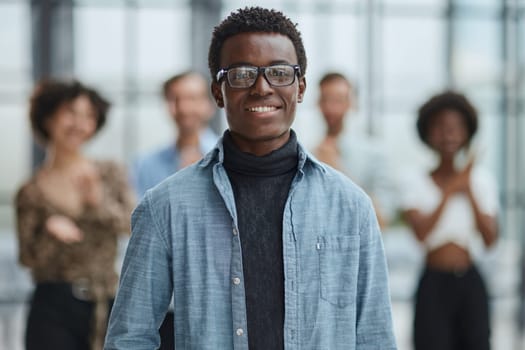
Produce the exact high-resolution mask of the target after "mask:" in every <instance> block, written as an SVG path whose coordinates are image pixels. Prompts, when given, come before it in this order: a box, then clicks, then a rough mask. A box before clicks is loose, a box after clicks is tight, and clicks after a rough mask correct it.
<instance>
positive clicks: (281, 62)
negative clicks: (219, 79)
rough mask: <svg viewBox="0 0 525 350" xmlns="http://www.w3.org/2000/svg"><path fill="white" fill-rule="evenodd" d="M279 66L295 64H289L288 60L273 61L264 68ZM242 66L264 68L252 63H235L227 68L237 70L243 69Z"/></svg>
mask: <svg viewBox="0 0 525 350" xmlns="http://www.w3.org/2000/svg"><path fill="white" fill-rule="evenodd" d="M278 64H293V63H290V62H288V61H286V60H276V61H271V62H270V64H269V65H266V66H264V67H269V66H275V65H278ZM295 64H297V63H295ZM242 66H250V67H263V66H256V65H254V64H253V63H251V62H235V63H232V64H230V65H229V66H227V68H235V67H242Z"/></svg>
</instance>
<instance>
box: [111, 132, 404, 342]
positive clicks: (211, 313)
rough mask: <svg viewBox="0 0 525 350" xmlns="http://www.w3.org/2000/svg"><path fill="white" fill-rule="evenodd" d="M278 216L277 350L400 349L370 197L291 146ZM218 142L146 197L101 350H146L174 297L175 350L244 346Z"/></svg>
mask: <svg viewBox="0 0 525 350" xmlns="http://www.w3.org/2000/svg"><path fill="white" fill-rule="evenodd" d="M299 148H300V149H299V163H298V169H297V174H296V176H295V178H294V180H293V182H292V185H291V188H290V193H289V196H288V199H287V202H286V206H285V209H284V215H283V236H282V239H283V255H284V274H285V324H284V335H285V349H286V350H295V349H297V350H298V349H302V350H304V349H315V350H318V349H326V350H337V349H358V350H368V349H370V350H372V349H374V350H375V349H384V350H391V349H396V345H395V339H394V335H393V328H392V318H391V309H390V296H389V288H388V280H387V278H388V277H387V267H386V261H385V256H384V250H383V244H382V240H381V233H380V231H379V228H378V224H377V221H376V216H375V214H374V211H373V209H372V205H371V201H370V200H369V198H368V197H367V196H366V195H365V194H364V192H363V191H362V190H361V189H360V188H358V187H357V186H356V185H354V184H353V183H352V182H351V181H350V180H349V179H348V178H347V177H346V176H344V175H342V174H341V173H339V172H336V171H334V170H333V169H331V168H329V167H327V166H325V165H322V164H320V163H319V162H317V161H316V160H315V159H314V158H312V156H310V155H308V154H307V153H306V152H305V151H304V149H303V148H302V147H299ZM222 162H223V150H222V142H220V141H219V143H218V144H217V146H216V148H215V149H214V150H212V151H211V152H210V153H208V154H207V155H206V157H205V158H204V159H202V160H201V161H200V162H198V163H197V164H194V165H192V166H190V167H188V168H186V169H183V170H181V171H179V172H178V173H176V174H175V175H173V176H171V177H169V178H168V179H166V180H165V181H163V182H162V183H161V184H160V185H158V186H156V187H155V188H153V189H151V190H149V191H148V192H147V193H146V195H145V197H144V198H143V200H142V201H141V202H140V204H139V205H138V207H137V208H136V209H135V211H134V213H133V216H132V235H131V239H130V243H129V246H128V250H127V252H126V257H125V260H124V265H123V268H122V273H121V280H120V287H119V291H118V294H117V297H116V300H115V304H114V307H113V310H112V313H111V317H110V322H109V327H108V334H107V337H106V344H105V349H106V350H114V349H119V350H139V349H140V350H153V349H157V348H158V347H159V345H160V338H159V334H158V328H159V326H160V325H161V323H162V321H163V319H164V314H165V312H166V310H167V309H168V305H169V303H170V300H171V297H172V293H173V297H174V312H175V321H174V322H175V324H174V327H175V347H176V349H198V350H204V349H209V350H217V349H221V350H227V349H235V350H241V349H242V350H248V337H249V334H248V332H247V323H246V305H245V295H244V288H243V268H242V252H241V245H240V239H239V235H242V232H239V231H238V229H237V213H236V209H235V201H234V198H233V192H232V188H231V186H230V182H229V180H228V176H227V174H226V171H225V169H224V167H223V164H222Z"/></svg>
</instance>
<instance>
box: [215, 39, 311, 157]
mask: <svg viewBox="0 0 525 350" xmlns="http://www.w3.org/2000/svg"><path fill="white" fill-rule="evenodd" d="M220 64H221V68H228V67H232V66H240V65H243V66H255V67H266V66H271V65H275V64H292V65H294V64H297V55H296V53H295V48H294V46H293V43H292V41H291V40H290V39H289V38H288V37H287V36H284V35H281V34H277V33H259V32H256V33H241V34H237V35H234V36H232V37H230V38H228V39H227V40H226V41H225V42H224V45H223V47H222V50H221V57H220ZM226 80H227V79H222V80H221V81H220V82H218V83H217V82H214V83H213V84H212V93H213V96H214V98H215V100H216V101H217V105H218V106H219V107H223V108H224V109H225V111H226V117H227V120H228V125H229V128H230V132H231V135H232V137H233V140H234V142H235V143H236V145H237V146H238V147H239V148H240V149H241V150H242V151H243V152H249V153H253V154H255V155H264V154H268V153H270V152H272V151H273V150H275V149H278V148H279V147H281V146H282V145H284V144H285V143H286V141H288V138H289V136H290V126H291V125H292V123H293V121H294V118H295V111H296V106H297V103H298V102H302V98H303V94H304V91H305V89H306V81H305V79H304V77H302V78H299V77H296V78H295V81H294V82H293V84H291V85H289V86H282V87H273V86H271V85H270V84H269V83H268V81H267V80H266V79H265V77H264V75H263V74H260V75H259V76H258V78H257V80H256V81H255V84H254V85H253V86H251V87H249V88H232V87H230V86H229V84H228V83H227V82H226Z"/></svg>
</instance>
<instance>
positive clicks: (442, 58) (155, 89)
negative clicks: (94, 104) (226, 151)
mask: <svg viewBox="0 0 525 350" xmlns="http://www.w3.org/2000/svg"><path fill="white" fill-rule="evenodd" d="M247 5H256V3H255V2H249V1H243V0H195V1H182V0H128V1H126V0H77V1H73V0H62V1H60V0H54V1H53V0H40V1H38V0H32V1H30V0H0V122H1V124H0V125H1V126H0V349H9V350H12V349H22V339H23V338H22V335H23V331H24V322H25V310H26V303H27V298H28V296H29V295H30V291H31V281H30V279H29V277H28V275H27V272H26V271H25V270H23V269H22V268H20V267H19V266H18V265H17V248H16V234H15V228H14V212H13V207H12V201H13V196H14V194H15V192H16V190H17V188H18V187H19V186H20V185H21V184H22V183H23V182H24V181H25V180H26V179H27V178H28V177H29V176H30V174H31V172H32V170H33V169H34V167H35V166H36V165H37V164H39V162H40V161H41V160H42V157H43V154H42V151H41V150H40V149H39V148H38V147H37V146H36V145H35V144H34V142H33V138H32V136H31V132H30V127H29V122H28V117H27V114H28V111H27V108H28V103H27V102H28V97H29V94H30V92H31V90H32V87H33V84H34V82H35V81H36V80H38V79H40V78H42V77H58V78H73V77H74V78H77V79H79V80H81V81H82V82H84V83H86V84H89V85H92V86H94V87H95V88H97V89H98V90H99V91H100V92H102V94H103V95H105V96H107V97H108V98H109V99H110V100H111V101H112V103H113V108H112V110H111V112H110V116H109V122H108V125H107V126H106V127H105V129H103V130H102V132H101V133H100V134H99V135H97V136H96V138H95V139H94V140H93V141H92V142H91V143H90V145H89V149H88V153H89V154H91V155H93V156H95V157H99V158H111V159H117V160H119V161H120V162H122V163H127V164H128V163H129V162H131V160H132V159H134V158H135V157H136V156H137V155H138V154H141V153H143V152H145V151H148V150H151V149H152V148H155V147H157V146H158V145H162V144H165V143H166V142H168V141H169V140H170V139H171V137H172V126H171V124H170V121H169V118H168V116H167V112H166V111H165V107H164V104H163V101H162V96H161V93H160V89H161V84H162V82H163V81H164V80H165V79H166V78H167V77H169V76H171V75H173V74H175V73H179V72H181V71H184V70H187V69H189V68H193V69H196V70H199V71H202V72H203V73H205V74H206V75H207V76H208V75H209V73H208V71H207V51H208V45H209V40H210V37H211V31H212V29H213V27H214V26H215V25H217V24H218V23H219V21H220V20H221V19H222V18H224V17H225V16H226V15H227V14H229V13H230V12H231V11H232V10H234V9H237V8H239V7H244V6H247ZM261 5H264V6H265V7H273V8H276V9H279V10H282V11H284V13H285V14H287V15H288V16H289V17H290V18H291V19H292V20H293V21H295V22H298V27H299V30H300V31H301V32H302V35H303V40H304V42H305V47H306V53H307V57H308V69H307V72H306V79H307V82H308V88H307V92H306V96H305V101H304V102H303V103H302V104H301V105H300V106H299V109H298V113H297V116H296V121H295V124H294V126H293V127H294V129H295V130H296V131H297V133H298V135H299V138H300V140H302V143H303V144H304V145H305V146H306V147H307V148H309V149H311V148H313V147H314V146H315V145H316V144H317V143H318V142H319V141H320V139H321V138H322V136H323V131H322V130H323V127H324V126H323V121H322V118H321V116H320V113H319V110H318V108H317V96H318V95H317V87H318V86H317V82H318V80H319V79H320V77H321V76H322V75H323V74H324V73H326V72H327V71H333V70H337V71H340V72H342V73H344V74H346V75H347V76H348V77H350V78H351V79H352V80H353V81H354V83H355V84H356V86H357V90H358V103H357V108H356V110H355V112H354V113H353V115H352V116H350V118H349V121H350V123H351V124H350V125H351V128H352V129H353V130H354V131H355V130H357V131H358V132H359V133H362V134H366V135H370V136H373V137H377V138H380V139H381V140H382V141H383V142H384V144H385V152H386V153H387V155H388V159H389V161H390V162H391V163H392V164H393V165H394V166H393V167H392V170H391V172H392V174H391V176H392V178H395V177H397V176H399V174H400V173H402V171H403V169H404V168H406V167H414V166H418V167H426V166H429V165H431V164H433V162H434V161H435V159H434V158H433V156H432V154H431V153H430V152H429V151H428V150H427V149H425V147H424V146H423V145H422V144H421V143H420V141H419V139H418V138H417V134H416V129H415V118H416V112H417V108H418V107H419V105H421V104H422V103H423V102H424V101H425V100H426V99H427V98H428V97H429V96H431V95H432V94H434V93H437V92H440V91H441V90H443V89H445V88H455V89H458V90H461V91H463V92H464V93H465V94H466V95H467V96H468V97H469V98H470V99H471V100H472V101H473V102H474V104H475V105H476V106H477V108H478V110H479V112H480V117H481V120H480V124H481V127H480V131H479V134H478V135H477V140H476V145H477V149H478V157H479V161H480V162H481V163H483V165H484V166H486V167H487V168H489V170H491V171H492V172H493V173H494V174H495V175H496V177H497V180H498V184H499V186H500V187H499V188H500V200H501V209H502V210H501V216H500V225H501V230H500V232H501V239H500V241H499V243H498V245H497V246H496V247H495V248H493V249H492V250H491V251H489V252H486V253H484V254H483V255H482V258H480V266H481V269H482V271H483V273H484V275H485V278H486V281H487V283H488V287H489V291H490V296H491V310H492V322H493V333H492V338H493V339H492V341H493V348H494V349H496V350H513V349H525V342H524V341H522V338H523V337H522V335H523V332H524V326H523V324H524V318H523V310H524V307H523V301H524V292H523V290H524V288H523V287H522V284H523V281H522V280H523V278H522V277H523V275H524V266H525V264H524V263H523V261H524V259H523V257H524V251H525V241H524V239H523V232H524V229H525V181H523V179H525V148H524V141H523V137H521V136H520V135H525V0H300V1H299V0H280V1H277V0H266V1H264V2H263V3H261ZM212 127H213V128H214V129H215V131H217V132H218V133H221V132H222V130H224V128H225V127H226V123H225V120H224V116H223V115H222V114H221V112H218V113H217V115H216V117H215V118H214V120H213V122H212ZM384 242H385V247H386V252H387V256H388V263H389V268H390V276H391V280H390V283H391V290H392V302H393V311H394V322H395V330H396V335H397V338H398V343H399V344H398V345H399V349H401V350H409V349H411V344H410V336H411V331H412V329H411V328H412V325H411V322H412V296H413V292H414V289H415V286H416V282H417V277H418V273H419V269H420V268H421V258H422V251H421V247H420V246H419V245H418V243H417V242H416V241H415V239H414V238H412V234H411V233H410V232H409V230H408V228H407V227H406V226H405V225H404V224H403V222H401V221H399V222H397V223H395V224H394V225H392V226H391V227H389V228H387V229H386V230H385V232H384Z"/></svg>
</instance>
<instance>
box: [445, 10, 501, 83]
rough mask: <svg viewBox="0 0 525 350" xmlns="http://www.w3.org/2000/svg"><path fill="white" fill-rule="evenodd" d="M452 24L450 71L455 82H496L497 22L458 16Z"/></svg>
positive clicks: (498, 75)
mask: <svg viewBox="0 0 525 350" xmlns="http://www.w3.org/2000/svg"><path fill="white" fill-rule="evenodd" d="M453 25H454V41H453V48H452V73H453V75H454V79H455V83H456V84H457V85H458V86H459V87H466V86H476V87H480V85H486V84H494V83H499V82H500V81H501V78H502V73H503V60H502V57H503V56H502V48H503V46H502V38H503V36H502V34H503V33H502V25H501V22H500V21H497V20H493V19H483V18H460V19H457V20H455V21H454V24H453ZM480 38H483V40H480Z"/></svg>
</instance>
